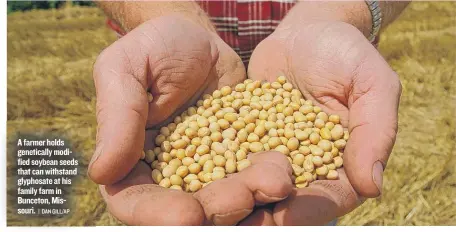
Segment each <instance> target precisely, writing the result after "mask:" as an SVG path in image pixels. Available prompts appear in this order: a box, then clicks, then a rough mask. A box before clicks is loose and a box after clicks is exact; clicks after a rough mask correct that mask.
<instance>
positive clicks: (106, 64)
mask: <svg viewBox="0 0 456 232" xmlns="http://www.w3.org/2000/svg"><path fill="white" fill-rule="evenodd" d="M244 79H245V68H244V66H243V64H242V62H241V60H240V58H239V57H238V56H237V55H236V53H235V52H234V51H233V50H231V48H229V47H228V45H226V44H225V43H224V42H223V41H222V40H221V39H220V38H219V37H218V36H217V35H216V34H215V33H212V32H208V31H206V30H204V29H203V28H202V27H200V26H198V25H196V24H193V23H191V22H189V21H187V20H185V19H183V18H180V17H177V16H167V17H160V18H157V19H154V20H151V21H147V22H145V23H144V24H142V25H140V26H139V27H137V28H136V29H134V30H132V31H131V32H130V33H128V34H127V35H126V36H124V37H123V38H121V39H120V40H118V41H116V42H115V43H113V44H112V45H111V46H109V47H108V48H107V49H105V50H104V51H103V52H102V53H101V54H100V56H99V57H98V59H97V61H96V64H95V67H94V80H95V87H96V93H97V122H98V130H97V144H96V149H95V153H94V156H93V158H92V161H91V163H90V165H89V173H88V174H89V176H90V178H91V179H92V180H93V181H94V182H96V183H98V184H100V191H101V193H102V196H103V198H104V199H105V201H106V203H107V206H108V209H109V211H110V212H111V213H112V215H113V216H115V217H116V218H117V219H119V220H120V221H122V222H124V223H126V224H129V225H202V224H216V225H232V224H236V223H237V222H238V221H240V220H241V219H242V218H244V217H245V216H247V215H248V214H249V213H250V212H251V211H252V208H253V207H254V205H255V204H265V203H270V202H274V201H277V200H281V199H284V198H285V197H286V196H287V195H288V194H289V192H290V191H291V180H290V176H289V175H290V174H291V172H290V170H288V169H287V168H286V167H287V166H286V165H287V161H286V160H283V159H282V160H280V157H281V155H279V154H277V153H265V154H259V155H258V156H252V157H251V159H252V164H253V165H252V166H251V167H249V168H247V169H245V170H244V171H243V172H242V173H239V174H236V175H233V176H232V177H230V178H228V179H224V180H220V181H217V182H214V183H212V184H210V185H208V186H206V187H205V188H204V189H202V190H200V191H199V192H198V193H196V194H190V193H185V192H183V191H178V190H171V189H166V188H162V187H160V186H158V185H155V184H154V183H153V180H152V178H151V172H152V170H151V168H150V165H148V164H146V163H145V162H143V161H139V160H140V157H141V154H142V151H143V149H150V145H151V143H153V141H154V137H155V136H156V134H157V130H156V128H160V126H161V125H163V124H164V123H167V122H168V121H169V120H168V119H170V118H172V117H173V115H175V114H177V113H180V112H181V111H182V110H183V109H186V108H187V107H188V106H189V105H191V104H194V103H195V102H196V99H198V98H199V96H201V95H202V94H204V93H206V92H212V91H213V90H215V89H216V88H220V87H222V86H225V85H230V86H233V85H235V84H237V83H239V82H241V81H243V80H244ZM147 92H149V93H151V94H152V96H153V100H152V101H151V102H150V101H149V100H148V94H147ZM277 157H279V158H277ZM271 159H278V160H279V161H277V162H276V163H274V164H273V163H271V162H270V161H269V160H271ZM267 170H270V171H267ZM263 178H267V179H268V180H270V181H268V182H266V181H265V180H264V179H263Z"/></svg>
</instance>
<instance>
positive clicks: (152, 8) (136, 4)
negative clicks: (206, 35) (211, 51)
mask: <svg viewBox="0 0 456 232" xmlns="http://www.w3.org/2000/svg"><path fill="white" fill-rule="evenodd" d="M96 3H97V5H98V6H99V7H100V8H101V9H102V10H103V11H104V12H105V13H106V14H107V15H108V16H109V17H110V18H112V19H113V20H114V21H116V22H117V23H118V24H119V25H120V26H121V27H122V28H123V29H124V30H126V31H130V30H132V29H134V28H135V27H137V26H139V25H140V24H141V23H143V22H145V21H147V20H149V19H153V18H156V17H160V16H165V15H170V14H175V15H179V16H182V17H184V18H186V19H188V20H190V21H192V22H194V23H197V24H199V25H201V26H202V27H204V28H205V29H207V30H209V31H215V27H214V26H213V25H212V23H211V21H210V19H209V17H208V16H207V15H206V13H205V12H204V11H203V10H202V9H201V8H200V6H199V5H198V4H197V3H196V2H194V1H185V2H182V1H169V2H164V1H104V0H103V1H96Z"/></svg>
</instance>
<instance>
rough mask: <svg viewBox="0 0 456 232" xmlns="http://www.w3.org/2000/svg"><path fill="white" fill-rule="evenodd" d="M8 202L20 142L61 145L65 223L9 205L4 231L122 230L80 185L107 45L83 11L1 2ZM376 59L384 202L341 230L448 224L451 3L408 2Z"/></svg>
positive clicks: (452, 209) (455, 200) (453, 50)
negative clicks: (65, 148) (66, 172)
mask: <svg viewBox="0 0 456 232" xmlns="http://www.w3.org/2000/svg"><path fill="white" fill-rule="evenodd" d="M7 4H8V16H7V17H8V19H7V20H8V25H7V26H8V28H7V49H8V50H7V52H8V54H7V62H8V64H7V68H8V70H7V83H8V84H7V96H8V99H7V119H8V121H7V138H8V147H7V148H8V150H7V151H8V169H7V172H8V174H7V176H8V182H7V187H8V189H7V191H8V200H11V198H12V197H13V196H14V192H15V191H16V187H15V182H14V181H13V175H14V170H13V169H12V168H11V167H12V165H11V164H12V162H14V158H15V154H14V153H13V148H14V145H13V144H14V143H13V142H14V140H15V138H16V136H17V135H18V133H30V134H34V135H41V134H49V133H51V134H54V135H57V136H62V137H65V138H68V139H69V140H70V142H71V143H72V145H73V149H74V151H75V152H77V153H78V154H79V155H80V157H81V160H80V163H81V164H82V165H81V168H80V175H79V176H78V180H77V182H76V183H75V184H74V185H73V188H72V192H71V194H72V196H71V197H72V211H73V213H72V214H71V215H68V216H65V217H52V218H44V219H43V218H31V217H23V216H18V215H16V214H15V209H14V208H13V207H12V205H11V204H8V206H9V207H8V211H7V220H8V221H7V223H8V225H9V226H41V225H43V226H44V225H45V226H93V225H98V226H104V225H121V223H119V222H118V221H117V220H116V219H115V218H113V217H112V216H110V215H109V213H108V212H107V210H106V206H105V204H104V203H103V201H102V198H101V196H100V195H99V193H98V188H97V186H96V185H95V184H94V183H92V182H91V181H90V180H89V179H88V178H87V177H86V171H87V165H88V163H89V160H90V157H91V156H92V152H93V150H94V147H95V134H96V119H95V101H96V99H95V89H94V84H93V80H92V75H91V74H92V66H93V63H94V61H95V59H96V57H97V55H98V54H99V53H100V52H101V50H102V49H103V48H105V47H107V46H109V44H111V43H112V42H114V41H115V39H116V36H115V34H114V33H113V32H112V31H111V30H109V29H108V28H107V27H106V25H105V20H106V18H105V16H104V15H103V13H102V12H101V11H100V10H99V9H97V8H96V7H94V6H93V3H91V2H83V1H40V2H26V1H25V2H24V1H22V2H8V3H7ZM379 50H380V52H381V53H382V55H383V56H384V57H385V59H386V60H387V61H388V62H389V64H390V65H391V66H392V67H393V69H394V70H395V71H396V72H397V73H398V74H399V76H400V78H401V81H402V85H403V93H402V98H401V103H400V109H399V132H398V137H397V140H396V145H395V147H394V150H393V153H392V155H391V158H390V161H389V163H388V167H387V169H386V172H385V178H384V189H383V195H382V196H381V197H380V198H378V199H370V200H367V201H366V202H365V203H364V204H363V205H362V206H361V207H359V208H357V209H356V210H354V211H353V212H351V213H350V214H348V215H346V216H344V217H342V218H341V219H340V220H339V222H338V224H339V225H456V168H455V167H456V157H455V156H456V151H455V149H456V147H455V140H456V139H455V137H456V133H455V126H456V124H455V117H456V83H455V82H456V65H455V64H456V2H413V3H411V4H410V5H409V7H408V8H407V9H406V10H405V12H404V13H403V14H402V15H401V17H400V18H399V19H398V20H396V22H394V23H393V24H392V25H391V26H389V27H388V28H387V29H386V30H384V32H383V33H382V34H381V42H380V46H379Z"/></svg>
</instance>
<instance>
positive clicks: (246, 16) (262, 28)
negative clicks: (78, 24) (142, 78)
mask: <svg viewBox="0 0 456 232" xmlns="http://www.w3.org/2000/svg"><path fill="white" fill-rule="evenodd" d="M198 3H199V5H200V6H201V8H202V9H203V10H204V11H205V12H206V13H207V14H208V15H209V17H210V19H211V21H212V22H213V24H214V26H216V28H217V32H218V34H219V35H220V37H221V38H222V39H223V40H224V41H225V42H226V43H227V44H228V45H229V46H231V47H232V48H233V49H234V51H236V53H237V54H238V55H239V56H240V57H241V59H242V61H243V62H244V64H246V65H247V64H248V61H249V59H250V56H251V55H252V51H253V49H254V48H255V47H256V46H257V45H258V43H260V42H261V41H262V40H263V39H264V38H266V37H267V36H268V35H270V34H271V33H272V32H273V31H274V30H275V28H276V27H277V25H278V24H279V23H280V21H281V20H282V19H283V17H285V15H286V14H287V12H288V11H289V10H290V9H291V8H292V7H293V5H294V4H295V0H269V1H265V0H261V1H258V0H256V1H255V0H237V1H213V0H212V1H211V0H206V1H198ZM107 24H108V26H109V27H111V28H112V29H113V30H115V31H116V32H117V33H118V34H119V36H122V35H124V34H125V33H124V32H123V31H122V29H121V28H120V27H119V26H118V25H116V24H115V23H114V22H113V21H112V20H110V19H108V21H107Z"/></svg>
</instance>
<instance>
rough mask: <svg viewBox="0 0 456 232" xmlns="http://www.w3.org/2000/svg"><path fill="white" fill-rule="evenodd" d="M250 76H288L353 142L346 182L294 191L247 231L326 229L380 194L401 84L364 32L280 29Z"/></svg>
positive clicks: (257, 216)
mask: <svg viewBox="0 0 456 232" xmlns="http://www.w3.org/2000/svg"><path fill="white" fill-rule="evenodd" d="M248 75H249V77H250V78H252V79H260V80H269V81H273V80H274V79H275V78H277V76H279V75H285V76H286V77H287V79H288V80H289V81H290V82H291V83H292V84H293V85H294V86H295V87H297V88H299V89H300V90H301V92H302V93H303V95H304V97H305V98H306V99H310V100H312V101H313V102H314V103H315V104H316V105H318V106H320V107H321V108H322V110H323V111H325V112H327V113H329V114H338V115H340V116H341V120H342V125H343V126H344V127H348V129H349V132H350V139H349V141H348V143H347V145H346V148H345V151H344V156H343V159H344V168H343V169H339V170H338V171H339V176H340V178H339V180H336V181H334V180H319V181H315V182H313V183H311V184H310V186H309V188H303V189H298V190H295V191H293V193H292V194H291V195H290V196H289V197H288V198H287V199H286V200H284V201H282V202H280V203H278V204H276V206H275V207H274V208H273V209H272V210H268V209H263V210H258V211H256V212H255V213H254V214H252V215H251V216H250V217H249V218H248V219H246V220H245V224H252V223H253V224H271V223H275V224H278V225H324V224H326V223H328V222H329V221H331V220H333V219H335V218H336V217H339V216H342V215H344V214H346V213H348V212H350V211H351V210H353V209H354V208H355V207H357V206H359V205H360V204H361V203H362V202H363V200H362V199H363V198H364V197H377V196H379V195H380V194H381V189H382V175H383V170H384V168H385V165H386V163H387V160H388V156H389V154H390V153H391V150H392V148H393V145H394V142H395V138H396V133H397V111H398V104H399V98H400V94H401V84H400V81H399V79H398V77H397V75H396V73H395V72H394V71H393V70H392V69H391V68H390V67H389V66H388V64H387V63H386V61H385V60H384V59H383V58H382V57H381V55H380V54H379V53H378V52H377V50H376V49H375V48H374V47H373V46H372V45H371V44H370V43H369V42H368V41H367V39H365V37H364V36H363V34H362V33H360V32H359V31H358V30H357V29H356V28H355V27H353V26H351V25H349V24H346V23H342V22H324V21H313V22H303V23H302V24H300V25H299V26H296V28H292V27H289V28H280V29H277V30H276V31H275V32H274V33H273V34H272V35H271V36H269V37H268V38H266V39H265V40H264V41H262V42H261V43H260V44H259V45H258V46H257V48H256V49H255V51H254V52H253V54H252V57H251V61H250V64H249V69H248ZM271 220H273V222H271Z"/></svg>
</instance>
